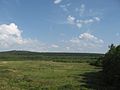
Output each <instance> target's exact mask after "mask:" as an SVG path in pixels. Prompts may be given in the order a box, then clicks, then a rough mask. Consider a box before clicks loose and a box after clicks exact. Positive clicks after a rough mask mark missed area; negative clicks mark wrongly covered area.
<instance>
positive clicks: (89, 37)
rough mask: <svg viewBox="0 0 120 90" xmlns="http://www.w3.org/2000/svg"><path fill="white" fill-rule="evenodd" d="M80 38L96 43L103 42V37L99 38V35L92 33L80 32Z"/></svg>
mask: <svg viewBox="0 0 120 90" xmlns="http://www.w3.org/2000/svg"><path fill="white" fill-rule="evenodd" d="M79 39H80V40H85V41H92V42H94V43H103V40H102V39H98V38H97V37H95V36H94V35H92V34H90V33H83V34H80V36H79Z"/></svg>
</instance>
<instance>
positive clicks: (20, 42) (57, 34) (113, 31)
mask: <svg viewBox="0 0 120 90" xmlns="http://www.w3.org/2000/svg"><path fill="white" fill-rule="evenodd" d="M111 43H114V44H120V0H0V51H4V50H29V51H40V52H53V51H54V52H56V51H57V52H97V53H105V52H106V50H107V49H108V45H110V44H111Z"/></svg>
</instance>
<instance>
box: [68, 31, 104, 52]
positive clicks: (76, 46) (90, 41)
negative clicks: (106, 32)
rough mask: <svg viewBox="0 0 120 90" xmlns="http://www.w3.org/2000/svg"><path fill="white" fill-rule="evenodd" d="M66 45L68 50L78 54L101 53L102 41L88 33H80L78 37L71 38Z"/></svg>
mask: <svg viewBox="0 0 120 90" xmlns="http://www.w3.org/2000/svg"><path fill="white" fill-rule="evenodd" d="M67 43H68V44H67V46H68V47H69V50H72V51H78V52H79V51H81V52H89V51H90V52H96V51H99V52H100V51H101V52H102V49H101V47H102V46H103V45H104V41H103V40H102V39H99V38H97V37H96V36H94V35H92V34H90V33H82V34H80V35H79V36H78V37H75V38H72V39H71V40H70V41H69V42H67Z"/></svg>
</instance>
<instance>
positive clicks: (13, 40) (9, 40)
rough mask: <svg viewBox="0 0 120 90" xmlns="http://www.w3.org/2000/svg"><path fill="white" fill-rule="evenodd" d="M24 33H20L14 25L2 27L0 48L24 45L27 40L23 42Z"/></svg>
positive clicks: (0, 29) (0, 27)
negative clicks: (22, 34)
mask: <svg viewBox="0 0 120 90" xmlns="http://www.w3.org/2000/svg"><path fill="white" fill-rule="evenodd" d="M21 33H22V31H20V30H19V29H18V27H17V25H15V24H14V23H11V24H9V25H7V24H2V25H0V46H2V47H9V46H12V45H13V44H19V45H20V44H23V43H26V40H23V38H22V36H21Z"/></svg>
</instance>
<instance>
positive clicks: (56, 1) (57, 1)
mask: <svg viewBox="0 0 120 90" xmlns="http://www.w3.org/2000/svg"><path fill="white" fill-rule="evenodd" d="M61 2H62V0H54V4H59V3H61Z"/></svg>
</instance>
